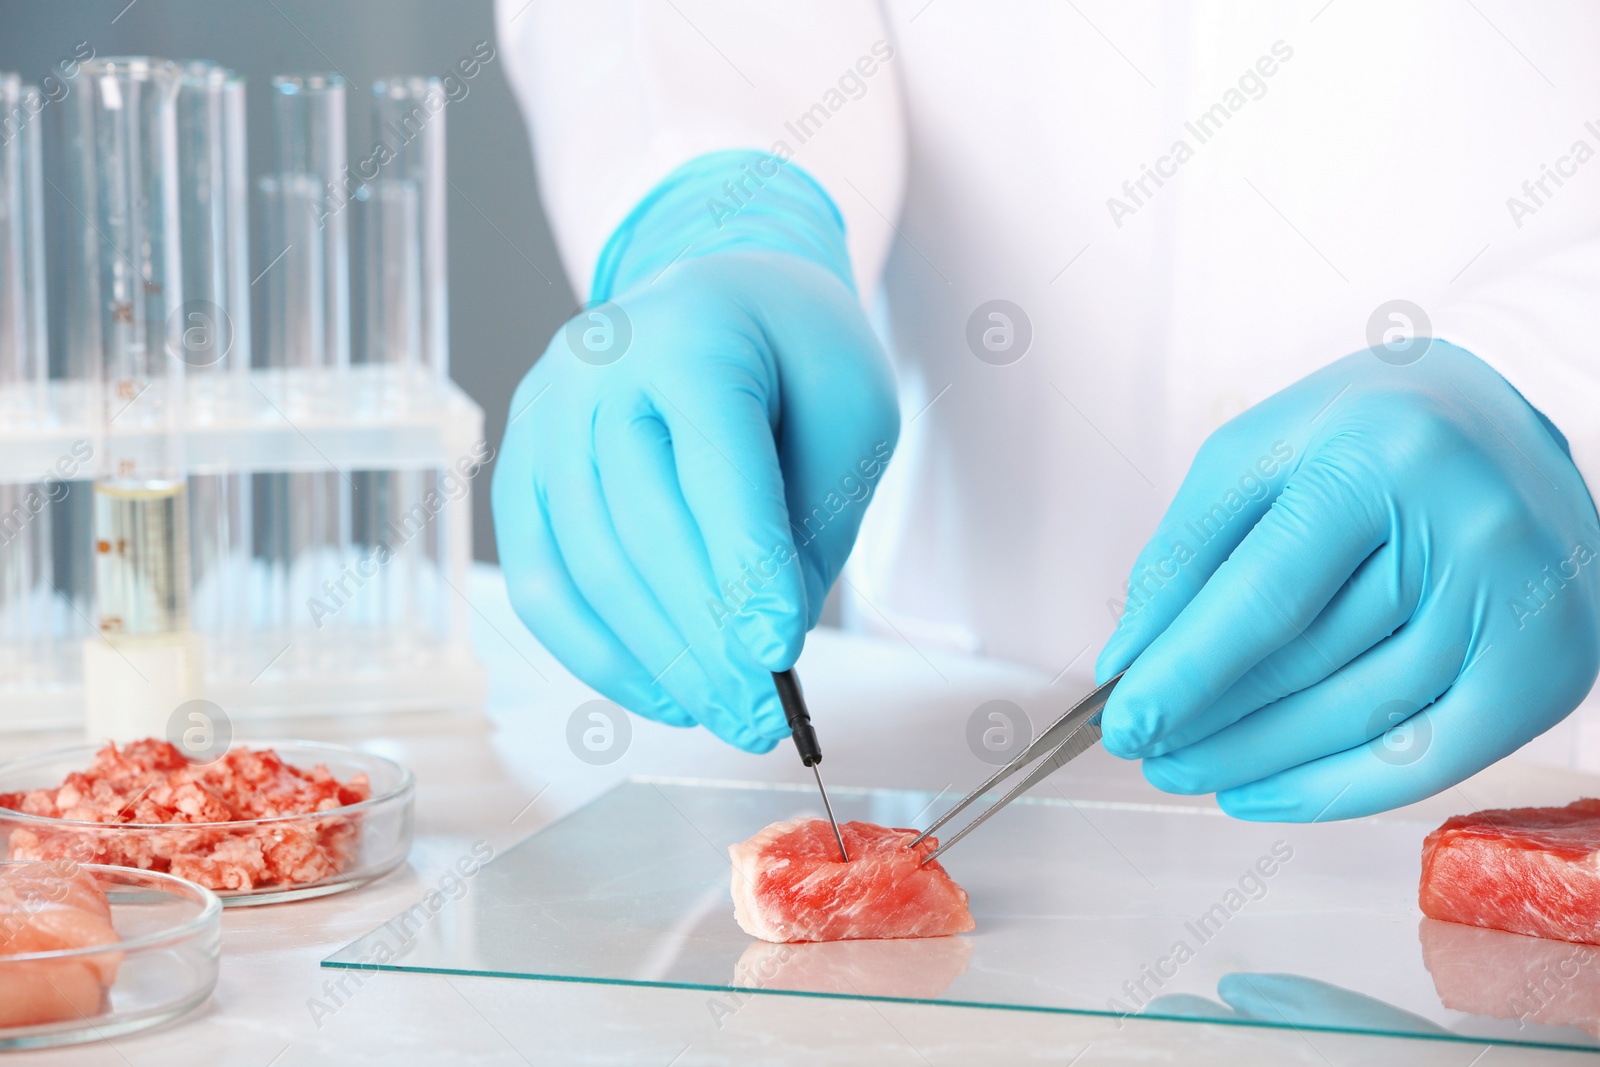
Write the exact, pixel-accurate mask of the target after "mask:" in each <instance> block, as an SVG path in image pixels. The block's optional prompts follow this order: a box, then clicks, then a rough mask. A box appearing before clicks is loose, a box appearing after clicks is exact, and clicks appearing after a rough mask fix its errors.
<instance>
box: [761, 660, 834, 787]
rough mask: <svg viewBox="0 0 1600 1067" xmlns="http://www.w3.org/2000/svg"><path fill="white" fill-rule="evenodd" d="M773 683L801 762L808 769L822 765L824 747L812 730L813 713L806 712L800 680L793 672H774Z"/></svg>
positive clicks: (815, 732)
mask: <svg viewBox="0 0 1600 1067" xmlns="http://www.w3.org/2000/svg"><path fill="white" fill-rule="evenodd" d="M772 683H773V684H774V685H775V686H777V687H778V701H779V702H780V703H781V704H782V705H783V717H784V718H785V719H788V720H789V732H790V733H792V734H793V735H794V747H795V750H796V751H797V752H799V753H800V762H801V763H804V764H805V765H806V766H807V767H810V766H812V765H813V764H817V763H821V762H822V746H821V745H820V744H818V743H817V731H815V730H813V729H812V728H811V713H810V712H809V711H807V710H806V698H805V697H804V696H803V695H802V694H801V692H800V679H799V678H796V677H795V673H794V671H792V670H787V671H774V672H773V674H772Z"/></svg>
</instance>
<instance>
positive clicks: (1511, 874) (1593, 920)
mask: <svg viewBox="0 0 1600 1067" xmlns="http://www.w3.org/2000/svg"><path fill="white" fill-rule="evenodd" d="M1418 903H1420V904H1421V906H1422V913H1423V914H1424V915H1426V916H1428V917H1429V918H1432V919H1443V920H1445V921H1447V922H1456V923H1465V924H1466V925H1468V926H1484V927H1488V928H1490V929H1493V930H1509V931H1511V932H1512V933H1514V934H1529V935H1531V936H1533V937H1548V938H1553V939H1555V940H1559V941H1580V942H1586V943H1588V944H1600V800H1578V801H1574V802H1573V803H1571V804H1568V805H1567V806H1566V807H1564V808H1512V809H1509V810H1493V811H1480V812H1476V813H1474V814H1472V815H1457V816H1455V817H1454V818H1452V819H1447V820H1446V821H1445V824H1444V825H1443V826H1441V827H1439V828H1438V829H1437V830H1435V831H1434V832H1433V833H1431V834H1429V835H1428V836H1427V839H1426V840H1424V841H1423V843H1422V886H1421V888H1420V890H1419V891H1418Z"/></svg>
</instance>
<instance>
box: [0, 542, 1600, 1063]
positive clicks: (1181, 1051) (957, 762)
mask: <svg viewBox="0 0 1600 1067" xmlns="http://www.w3.org/2000/svg"><path fill="white" fill-rule="evenodd" d="M469 592H470V596H471V598H472V600H473V608H474V622H473V627H474V640H475V643H476V646H477V648H478V649H479V652H480V655H481V656H482V657H483V659H484V661H485V662H486V663H487V664H488V665H489V668H490V673H491V697H490V702H489V707H488V709H487V712H486V714H485V715H484V716H482V717H471V718H459V717H452V718H444V717H439V716H414V717H405V718H396V717H386V718H374V719H368V720H364V721H362V722H344V723H339V724H333V725H330V724H309V723H308V724H302V725H297V726H296V728H295V732H296V733H297V734H300V735H305V736H311V737H317V738H323V739H331V740H345V741H351V740H359V741H360V742H361V743H362V744H363V745H364V746H365V747H369V748H371V749H372V750H374V751H377V752H379V753H380V754H383V755H387V756H391V757H393V758H396V759H399V760H401V761H403V762H404V763H406V764H407V765H409V766H410V767H411V768H412V769H413V770H415V772H416V775H417V781H418V792H417V838H416V846H415V848H414V850H413V852H412V855H411V862H410V865H409V866H408V867H406V868H403V869H402V870H401V871H399V872H396V873H395V874H393V875H390V876H389V877H387V878H385V879H383V880H382V881H380V882H378V883H376V884H374V885H371V886H368V887H366V888H364V889H361V890H357V891H355V892H351V893H346V894H343V895H339V896H333V897H328V898H324V899H321V900H312V901H305V902H301V903H296V904H285V905H277V906H269V907H261V908H245V909H235V910H229V911H227V912H226V913H225V914H224V916H223V940H222V944H223V961H222V974H221V978H220V981H219V983H218V986H217V991H216V994H215V995H214V996H213V998H212V999H211V1001H210V1003H209V1004H207V1005H206V1006H204V1007H202V1008H201V1009H199V1010H198V1011H196V1012H195V1013H193V1014H191V1015H190V1016H188V1017H186V1018H184V1019H182V1020H180V1021H178V1022H176V1023H173V1024H171V1025H168V1026H166V1027H164V1028H161V1029H159V1030H155V1031H151V1032H149V1033H145V1034H140V1035H134V1036H131V1037H126V1038H121V1039H118V1040H116V1041H115V1042H101V1043H99V1044H94V1045H85V1046H79V1047H75V1048H67V1049H56V1050H50V1051H41V1052H27V1053H11V1054H6V1055H4V1057H3V1065H4V1067H10V1065H13V1064H14V1065H18V1067H21V1065H30V1067H31V1065H34V1064H39V1065H46V1064H48V1065H60V1067H65V1065H69V1064H71V1065H78V1064H84V1065H89V1064H93V1065H101V1064H130V1065H144V1064H150V1065H153V1067H154V1065H160V1067H187V1065H190V1064H195V1065H206V1067H210V1065H213V1064H229V1065H232V1064H239V1065H242V1067H269V1065H271V1067H293V1065H296V1064H310V1063H340V1064H346V1065H356V1064H384V1065H392V1064H411V1063H440V1064H449V1063H474V1064H476V1063H484V1064H520V1063H630V1064H634V1063H637V1064H647V1065H657V1067H668V1065H687V1064H700V1063H717V1064H721V1063H756V1062H759V1063H764V1064H767V1063H770V1064H780V1063H796V1064H805V1065H807V1067H812V1065H815V1064H819V1063H871V1064H874V1065H875V1067H891V1065H897V1064H912V1065H937V1064H956V1063H978V1062H981V1063H1053V1064H1064V1065H1065V1064H1072V1065H1075V1067H1094V1065H1096V1064H1103V1063H1141V1064H1166V1063H1183V1064H1197V1063H1226V1064H1252V1063H1272V1064H1317V1065H1343V1064H1357V1063H1360V1064H1387V1063H1394V1064H1407V1065H1411V1064H1418V1065H1434V1064H1437V1065H1441V1067H1499V1065H1501V1064H1508V1063H1527V1064H1556V1063H1566V1062H1572V1063H1580V1062H1581V1063H1600V1059H1597V1058H1595V1057H1593V1056H1588V1055H1584V1054H1580V1053H1560V1052H1537V1051H1533V1050H1529V1049H1521V1048H1516V1049H1513V1048H1491V1047H1489V1046H1486V1045H1477V1044H1463V1043H1455V1042H1440V1041H1424V1040H1402V1039H1395V1038H1373V1037H1361V1036H1356V1035H1343V1034H1329V1033H1320V1032H1296V1031H1293V1030H1274V1029H1264V1028H1254V1027H1240V1026H1225V1025H1220V1024H1194V1023H1172V1022H1161V1021H1153V1020H1138V1019H1128V1020H1121V1021H1119V1020H1117V1019H1114V1018H1109V1017H1096V1016H1074V1015H1057V1014H1049V1013H1041V1012H1030V1011H998V1010H984V1009H973V1008H945V1007H937V1006H929V1005H913V1004H889V1003H872V1002H865V1001H861V1002H854V1001H840V1000H814V999H809V998H796V997H785V996H761V995H755V996H751V997H749V998H748V1000H747V1001H746V1002H744V1003H743V1004H742V1005H740V1006H739V1007H738V1009H737V1010H736V1011H735V1012H733V1013H732V1014H731V1015H730V1014H727V1013H726V1012H725V1010H722V1008H721V1007H719V1009H718V1010H717V1011H715V1012H714V1011H713V1010H712V1004H711V1001H712V999H713V998H714V997H716V996H717V995H716V994H712V993H707V992H703V991H693V990H673V989H650V988H633V987H623V986H607V985H588V984H576V983H562V982H534V981H522V980H511V979H497V978H469V977H453V976H450V977H447V976H442V975H425V974H393V973H388V974H381V973H380V974H370V975H363V974H356V973H354V972H349V971H329V970H324V969H322V968H320V967H319V966H318V964H319V962H320V961H321V960H322V959H323V958H324V957H325V956H327V955H328V954H329V953H331V952H332V951H334V950H335V949H337V948H339V947H341V946H343V945H345V944H346V943H348V942H349V941H351V940H354V939H355V938H357V937H359V936H360V935H362V934H364V933H366V932H367V931H368V930H371V929H372V928H374V927H375V926H377V925H379V924H380V923H382V922H384V921H385V920H387V919H389V918H390V917H392V916H394V915H395V914H397V913H398V912H400V911H402V910H404V909H405V908H407V907H409V906H410V905H412V904H414V903H416V902H417V901H418V900H420V899H421V898H422V897H423V896H424V895H425V894H426V893H427V892H428V890H429V888H430V887H431V886H432V885H433V884H435V883H436V880H437V878H438V876H439V874H440V873H442V872H443V871H444V869H445V868H446V867H448V866H449V865H450V864H451V863H453V862H454V860H455V859H456V858H457V857H459V856H462V855H465V854H467V852H468V850H469V849H470V848H471V847H472V844H473V843H474V842H475V841H480V840H482V841H486V842H488V843H489V845H491V846H492V847H494V848H495V849H496V850H497V851H499V850H503V849H505V848H506V847H508V846H510V845H511V844H514V843H515V842H517V841H519V840H521V839H522V838H524V837H526V836H527V835H529V834H531V833H533V832H534V831H535V830H538V829H539V828H540V827H542V826H544V825H546V824H548V823H549V822H551V821H552V820H554V819H556V818H558V817H560V816H561V815H563V814H566V813H567V812H570V811H572V810H573V809H574V808H576V807H577V806H579V805H581V804H583V803H584V802H586V801H588V800H589V799H591V798H593V797H595V796H597V795H598V794H599V793H601V792H603V791H604V790H605V789H607V788H609V787H610V786H611V785H613V784H615V783H616V782H617V781H619V780H621V779H622V778H624V777H625V776H627V775H629V774H671V775H685V776H696V777H711V778H733V779H741V780H768V781H772V780H782V781H796V782H800V781H807V780H809V779H808V777H802V776H803V775H806V772H805V770H804V768H802V767H801V766H800V764H799V762H798V761H797V760H794V759H792V758H785V753H787V749H780V750H779V751H778V752H776V753H773V754H771V755H768V756H764V757H756V756H749V755H746V754H744V753H740V752H737V751H735V750H733V749H731V748H729V747H727V746H725V745H723V744H721V743H720V742H718V741H716V740H715V739H713V738H712V737H711V736H710V735H708V734H706V733H705V732H704V731H698V730H696V731H685V730H675V729H671V728H668V727H663V726H658V725H656V724H654V723H649V722H644V721H643V720H638V719H635V720H634V722H635V732H634V736H633V739H632V743H631V746H630V748H629V750H628V752H627V753H626V755H624V756H623V758H622V759H620V760H619V761H617V762H616V763H614V764H611V765H609V766H606V767H592V766H589V765H587V764H585V763H583V762H581V761H580V760H578V759H577V758H576V757H575V756H574V755H573V754H572V753H571V751H569V749H568V748H567V744H566V739H565V729H566V722H567V718H568V716H569V715H570V713H571V712H572V710H573V709H574V708H575V707H577V705H578V704H580V703H582V702H583V701H585V700H588V699H592V698H593V697H594V694H593V693H592V692H591V691H589V690H587V689H586V688H585V687H584V686H582V685H581V684H580V683H578V682H577V681H576V680H574V679H573V678H572V677H571V676H570V675H569V674H567V672H566V671H564V670H563V669H562V668H561V667H560V666H559V665H557V664H556V663H555V661H554V660H553V659H552V658H551V657H550V655H549V654H548V653H546V652H545V651H544V650H543V648H541V647H540V646H539V645H538V643H537V642H535V641H534V640H533V638H532V637H531V636H530V635H529V634H528V633H527V632H526V631H525V630H524V629H523V628H522V626H521V625H520V624H519V623H518V622H517V620H516V617H515V616H514V615H513V614H512V612H511V610H510V607H509V605H508V604H507V602H506V599H505V595H504V592H503V589H502V588H501V585H500V582H499V575H498V572H497V571H495V570H493V569H492V568H488V567H478V568H475V571H474V573H473V575H472V582H471V586H470V590H469ZM1084 658H1085V660H1087V659H1088V657H1084ZM1065 666H1066V665H1065V664H1063V667H1065ZM800 669H801V672H802V675H803V677H804V678H805V681H806V688H807V697H808V700H809V703H810V704H811V706H812V709H813V713H814V715H815V716H816V718H817V720H818V722H819V726H820V728H821V731H822V737H823V741H824V745H825V751H826V753H827V756H828V761H827V765H826V766H827V770H828V779H829V782H830V784H835V783H836V784H838V785H870V786H890V787H901V788H918V789H931V790H938V789H944V788H948V787H951V786H963V785H965V784H967V783H970V782H972V781H974V780H975V779H976V778H978V777H979V776H980V775H981V773H982V772H983V770H984V765H983V764H981V763H980V762H979V761H978V760H977V759H976V758H975V757H974V756H973V755H972V754H971V753H970V752H969V751H968V750H967V747H966V741H965V726H966V721H967V718H968V716H969V715H970V714H971V712H972V710H973V709H974V708H976V707H977V706H978V705H979V704H980V703H982V702H984V701H986V700H991V699H997V698H1003V699H1009V700H1013V701H1015V702H1017V703H1018V704H1020V705H1021V706H1022V707H1023V708H1024V709H1026V710H1028V711H1029V713H1030V715H1031V716H1032V718H1033V719H1034V721H1035V723H1036V724H1037V723H1038V722H1040V721H1041V720H1044V721H1048V719H1047V717H1048V716H1049V715H1050V713H1051V710H1052V706H1053V702H1058V701H1060V700H1064V699H1066V698H1067V697H1069V696H1071V695H1073V693H1074V692H1075V691H1078V690H1080V689H1082V688H1086V686H1087V684H1088V679H1087V677H1086V675H1087V673H1088V671H1089V670H1090V664H1089V663H1087V662H1080V663H1078V664H1076V665H1074V666H1073V668H1072V669H1071V670H1069V671H1067V672H1066V673H1064V674H1063V675H1062V676H1061V677H1060V678H1059V679H1058V680H1057V681H1056V682H1055V684H1054V686H1052V685H1051V675H1050V674H1047V673H1043V672H1039V671H1035V670H1032V669H1029V668H1023V667H1019V666H1016V665H1014V664H1006V663H1000V662H996V661H990V660H982V659H975V658H971V657H966V656H959V655H953V654H948V653H940V652H937V651H933V650H927V649H924V650H918V649H915V648H913V647H911V646H910V645H908V644H906V643H904V642H896V643H890V642H885V641H880V640H877V639H873V638H866V637H860V636H856V635H848V634H843V633H839V632H837V631H827V630H819V631H818V632H817V633H816V634H814V635H813V636H812V638H811V639H810V641H809V642H808V643H807V646H806V652H805V655H804V657H803V658H802V660H801V663H800ZM240 732H241V733H245V734H248V733H249V731H248V730H247V729H241V731H240ZM272 732H273V733H278V732H280V731H279V730H278V729H274V730H273V731H272ZM63 740H64V739H63V738H60V737H50V736H43V735H33V736H30V737H12V738H6V739H5V740H4V742H3V743H0V755H4V756H6V757H10V756H12V755H17V754H22V753H24V752H27V751H32V750H34V749H37V748H39V747H42V746H44V745H46V744H57V743H61V742H62V741H63ZM1057 781H1058V782H1059V783H1060V785H1061V787H1062V788H1063V789H1064V790H1066V791H1067V792H1068V793H1069V794H1070V795H1075V796H1089V797H1100V798H1106V799H1137V800H1142V801H1146V802H1155V803H1160V802H1162V801H1163V799H1164V798H1163V796H1162V795H1161V794H1159V793H1157V792H1156V791H1155V790H1153V789H1151V788H1150V787H1148V786H1147V785H1146V784H1145V783H1144V782H1143V779H1142V778H1141V777H1140V776H1139V774H1138V770H1137V766H1136V765H1132V764H1124V763H1122V762H1121V761H1119V760H1116V759H1114V758H1113V757H1110V756H1108V755H1106V754H1105V753H1104V752H1102V751H1099V750H1098V749H1097V750H1095V751H1092V752H1090V753H1088V754H1086V755H1085V756H1084V757H1083V758H1081V759H1079V760H1077V761H1075V762H1074V763H1073V764H1072V765H1071V766H1070V767H1069V768H1067V769H1066V770H1064V771H1062V772H1061V773H1060V775H1058V776H1057ZM1597 792H1600V779H1597V778H1594V777H1590V776H1586V775H1580V774H1577V773H1574V772H1567V771H1560V770H1552V769H1550V768H1548V767H1534V766H1531V765H1526V764H1519V763H1518V762H1517V761H1515V760H1507V761H1504V762H1502V763H1501V764H1500V765H1498V766H1496V767H1493V768H1491V769H1490V770H1489V771H1486V772H1485V773H1484V774H1482V775H1479V776H1478V777H1477V778H1474V779H1472V780H1471V781H1469V782H1467V783H1464V785H1463V786H1462V787H1460V789H1459V790H1458V791H1452V792H1449V793H1446V794H1445V795H1443V796H1442V797H1438V798H1435V799H1434V800H1432V801H1429V802H1427V803H1425V804H1424V805H1419V808H1423V809H1425V810H1424V815H1425V817H1428V818H1434V817H1437V818H1439V819H1442V818H1443V817H1444V816H1445V815H1447V814H1451V813H1455V812H1459V811H1462V810H1470V809H1472V808H1476V807H1489V806H1499V805H1502V804H1508V803H1566V802H1567V801H1569V800H1571V799H1572V798H1574V797H1576V796H1578V795H1580V794H1582V795H1591V796H1592V795H1596V794H1597ZM1171 799H1172V800H1173V801H1174V802H1182V803H1193V802H1194V801H1193V799H1192V798H1171ZM469 891H470V890H469ZM340 981H343V982H344V985H345V989H344V991H343V992H340V991H339V990H338V989H337V988H335V986H334V983H337V982H340ZM358 983H359V984H358ZM318 999H320V1001H321V1003H322V1005H324V1007H323V1009H321V1010H320V1011H318V1010H316V1004H315V1001H316V1000H318ZM330 1007H331V1008H332V1011H331V1014H330V1013H329V1011H328V1010H327V1009H328V1008H330Z"/></svg>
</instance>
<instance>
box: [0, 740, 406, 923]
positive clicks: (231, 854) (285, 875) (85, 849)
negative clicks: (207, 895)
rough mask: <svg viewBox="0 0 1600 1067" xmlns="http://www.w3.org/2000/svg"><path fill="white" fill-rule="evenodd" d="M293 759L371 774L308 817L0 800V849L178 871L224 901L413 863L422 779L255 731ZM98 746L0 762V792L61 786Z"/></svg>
mask: <svg viewBox="0 0 1600 1067" xmlns="http://www.w3.org/2000/svg"><path fill="white" fill-rule="evenodd" d="M234 747H235V748H241V747H242V748H246V749H250V750H254V751H262V750H266V749H271V750H273V751H274V752H276V753H277V754H278V756H279V757H280V758H281V759H282V760H283V761H284V762H285V763H287V764H290V765H292V766H295V767H299V768H302V769H306V770H309V769H310V768H312V767H315V766H318V765H321V766H324V767H326V768H327V769H328V771H329V772H330V773H331V774H332V775H333V776H334V777H335V778H337V779H338V780H340V781H341V782H343V781H348V780H349V779H350V778H352V777H354V776H356V775H358V774H361V775H365V776H366V778H367V781H368V783H369V785H370V786H371V789H372V795H371V796H370V797H369V798H368V799H366V800H364V801H361V802H360V803H357V804H348V805H344V806H341V807H335V808H329V809H327V810H324V811H318V812H313V813H310V814H303V815H282V816H277V817H274V818H262V819H237V820H231V821H223V822H197V823H138V822H124V823H102V822H88V821H80V820H71V819H58V818H51V817H48V816H41V815H30V814H27V813H25V812H21V811H14V810H11V809H8V808H0V859H6V860H52V859H69V860H72V861H74V862H78V863H100V864H107V865H111V866H121V867H132V868H135V869H140V870H154V871H160V872H168V871H170V872H172V873H175V874H178V875H180V876H182V877H186V878H189V879H191V880H193V881H195V882H197V883H199V884H201V885H203V886H205V887H206V888H208V889H211V890H213V891H214V892H215V893H216V894H217V896H218V897H219V898H221V900H222V903H223V906H224V907H245V906H251V905H258V904H277V903H283V902H286V901H292V900H304V899H308V898H311V897H320V896H327V895H329V894H331V893H340V892H345V891H347V890H350V889H354V888H356V887H358V886H362V885H365V884H367V883H368V882H371V881H372V880H374V879H376V878H380V877H382V876H383V875H385V874H387V873H389V872H390V871H392V870H394V869H395V868H396V867H398V866H400V865H401V864H402V863H404V862H405V859H406V856H407V854H408V853H409V852H410V851H411V838H412V829H413V804H414V800H415V794H416V782H415V779H414V777H413V776H412V774H411V772H410V770H408V769H406V768H405V767H402V766H401V765H400V764H398V763H395V762H394V761H392V760H388V759H384V758H383V757H381V756H375V755H372V754H371V753H367V752H362V751H360V750H358V749H354V748H349V747H346V746H343V745H330V744H323V743H319V742H314V741H289V740H285V741H253V742H248V743H241V744H237V745H235V746H234ZM100 748H101V746H100V745H96V744H81V745H71V746H67V747H65V748H59V749H53V750H51V751H48V752H43V753H39V754H37V755H33V756H27V757H24V758H22V759H17V760H12V761H10V762H8V763H5V764H0V794H5V793H18V792H27V791H29V790H34V789H55V788H57V787H59V786H60V785H61V784H62V782H63V781H65V780H66V778H67V776H68V775H69V774H72V773H74V772H79V771H83V770H84V769H86V768H87V767H89V766H90V765H91V764H92V763H93V761H94V756H95V753H96V752H97V751H99V749H100Z"/></svg>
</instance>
